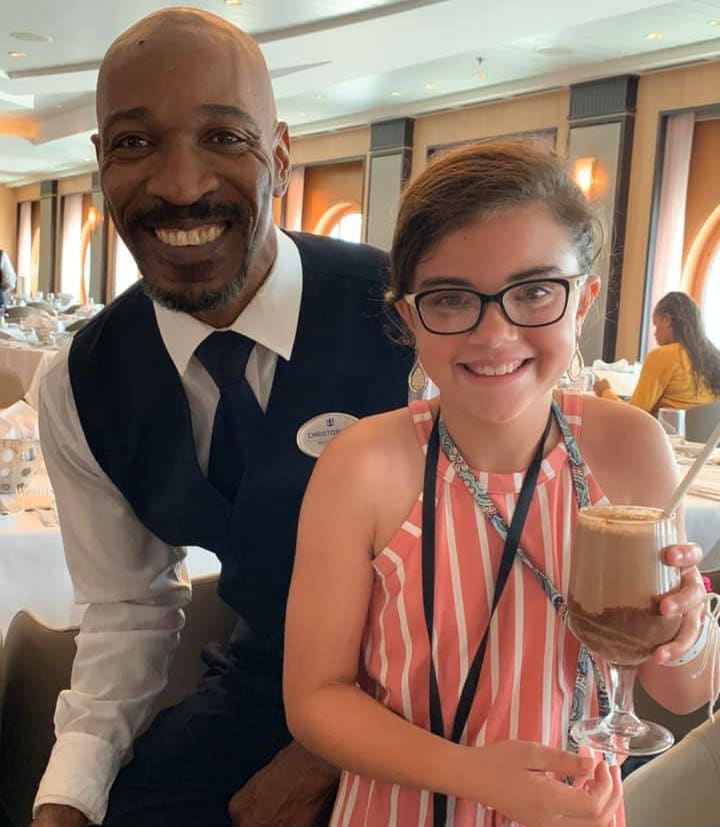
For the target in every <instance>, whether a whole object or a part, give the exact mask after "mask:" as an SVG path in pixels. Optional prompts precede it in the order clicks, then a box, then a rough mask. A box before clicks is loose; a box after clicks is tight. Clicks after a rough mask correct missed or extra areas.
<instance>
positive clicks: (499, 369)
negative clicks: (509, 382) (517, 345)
mask: <svg viewBox="0 0 720 827" xmlns="http://www.w3.org/2000/svg"><path fill="white" fill-rule="evenodd" d="M520 365H522V362H507V363H506V364H504V365H466V366H465V367H466V368H467V369H468V370H469V371H470V372H471V373H476V374H477V375H478V376H505V374H507V373H515V371H516V370H517V369H518V368H519V367H520Z"/></svg>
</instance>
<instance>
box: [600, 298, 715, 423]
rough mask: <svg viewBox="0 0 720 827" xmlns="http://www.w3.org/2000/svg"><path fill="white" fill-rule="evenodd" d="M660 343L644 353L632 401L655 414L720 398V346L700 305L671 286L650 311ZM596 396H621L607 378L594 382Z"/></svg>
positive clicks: (607, 397)
mask: <svg viewBox="0 0 720 827" xmlns="http://www.w3.org/2000/svg"><path fill="white" fill-rule="evenodd" d="M652 321H653V325H654V327H655V331H654V332H655V341H656V342H657V343H658V345H659V347H657V348H655V350H651V351H650V353H648V355H647V356H646V358H645V362H644V364H643V366H642V370H641V371H640V378H639V379H638V383H637V386H636V388H635V391H634V392H633V395H632V396H631V397H630V404H631V405H635V406H636V407H638V408H642V409H643V410H645V411H647V412H648V413H651V414H653V415H655V414H656V413H657V412H658V410H659V409H660V408H680V409H686V408H692V407H694V406H696V405H707V404H709V403H711V402H717V401H718V400H719V399H720V351H719V350H718V349H717V348H716V347H715V345H713V343H712V342H711V341H710V340H709V339H708V337H707V335H706V334H705V331H704V330H703V326H702V320H701V318H700V309H699V308H698V306H697V305H696V304H695V302H694V301H693V300H692V299H691V298H690V296H688V295H687V294H685V293H680V292H678V291H673V292H672V293H668V294H667V295H666V296H663V298H662V299H660V301H659V302H658V303H657V304H656V305H655V310H654V311H653V316H652ZM593 390H594V391H595V393H596V394H597V395H598V396H602V397H603V398H604V399H617V398H618V397H617V396H616V395H615V393H614V392H613V390H612V387H611V386H610V383H609V382H608V380H607V379H598V380H597V382H595V384H594V386H593Z"/></svg>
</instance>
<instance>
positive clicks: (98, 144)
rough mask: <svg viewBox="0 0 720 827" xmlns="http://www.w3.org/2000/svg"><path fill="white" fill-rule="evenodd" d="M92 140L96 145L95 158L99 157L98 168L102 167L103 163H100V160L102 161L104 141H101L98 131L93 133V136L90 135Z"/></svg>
mask: <svg viewBox="0 0 720 827" xmlns="http://www.w3.org/2000/svg"><path fill="white" fill-rule="evenodd" d="M90 140H91V141H92V143H93V146H94V147H95V158H96V159H97V165H98V169H100V166H101V164H100V161H101V158H100V156H101V155H102V143H101V142H100V135H99V133H97V132H96V133H95V134H94V135H91V136H90Z"/></svg>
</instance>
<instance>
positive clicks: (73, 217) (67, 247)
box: [58, 193, 84, 297]
mask: <svg viewBox="0 0 720 827" xmlns="http://www.w3.org/2000/svg"><path fill="white" fill-rule="evenodd" d="M82 214H83V197H82V193H77V194H75V195H66V196H65V198H64V199H63V221H62V241H61V244H62V247H61V250H62V257H61V259H60V290H59V291H58V292H60V293H69V294H70V295H72V296H75V297H81V296H82V293H83V292H84V290H83V285H82V280H83V274H82V272H81V260H82V224H83V222H82Z"/></svg>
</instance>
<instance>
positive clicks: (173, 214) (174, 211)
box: [128, 199, 249, 228]
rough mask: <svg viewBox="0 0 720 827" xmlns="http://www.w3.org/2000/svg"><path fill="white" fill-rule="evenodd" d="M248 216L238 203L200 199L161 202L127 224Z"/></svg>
mask: <svg viewBox="0 0 720 827" xmlns="http://www.w3.org/2000/svg"><path fill="white" fill-rule="evenodd" d="M248 218H249V210H248V209H247V208H246V207H245V206H244V205H240V204H228V203H225V204H213V203H211V202H209V201H207V200H204V199H201V200H200V201H196V202H195V203H194V204H189V205H188V206H185V207H178V206H175V205H173V204H161V205H159V206H157V207H155V208H154V209H151V210H147V211H145V212H142V213H135V214H134V215H133V216H132V217H131V218H130V220H129V222H128V223H129V225H130V226H131V227H132V228H135V227H174V226H177V224H178V223H179V222H181V221H202V222H203V223H205V224H224V223H232V222H235V221H240V220H242V219H246V220H247V219H248Z"/></svg>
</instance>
